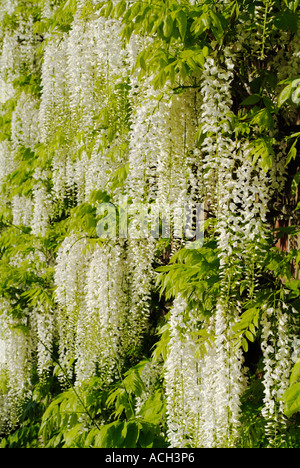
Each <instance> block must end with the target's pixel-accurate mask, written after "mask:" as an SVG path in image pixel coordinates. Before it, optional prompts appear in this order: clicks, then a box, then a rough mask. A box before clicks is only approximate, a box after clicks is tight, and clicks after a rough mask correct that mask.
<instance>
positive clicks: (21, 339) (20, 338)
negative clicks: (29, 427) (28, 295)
mask: <svg viewBox="0 0 300 468" xmlns="http://www.w3.org/2000/svg"><path fill="white" fill-rule="evenodd" d="M0 308H1V314H0V338H1V340H2V342H3V343H4V348H5V356H4V359H3V362H2V364H1V368H2V372H4V378H5V387H6V389H7V390H6V392H5V394H4V395H3V402H2V403H3V404H1V406H0V416H1V417H0V428H1V429H3V430H4V431H6V430H11V429H12V428H14V427H15V425H16V424H17V423H18V420H19V416H20V412H21V405H22V402H23V401H24V399H26V398H29V396H30V393H31V372H32V354H31V351H32V343H31V336H30V334H28V333H22V327H25V328H26V325H27V324H26V318H25V319H24V320H22V319H20V320H15V319H14V318H13V317H12V305H11V304H8V303H7V301H5V300H4V299H1V306H0Z"/></svg>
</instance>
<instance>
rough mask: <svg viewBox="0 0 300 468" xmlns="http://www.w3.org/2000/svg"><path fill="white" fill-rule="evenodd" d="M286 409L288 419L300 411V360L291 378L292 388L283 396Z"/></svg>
mask: <svg viewBox="0 0 300 468" xmlns="http://www.w3.org/2000/svg"><path fill="white" fill-rule="evenodd" d="M282 398H283V400H284V409H285V414H286V416H287V417H291V416H292V415H293V414H294V413H296V412H299V411H300V359H298V361H297V363H296V364H295V367H294V369H293V371H292V374H291V377H290V387H289V388H288V389H287V390H286V391H285V393H284V395H283V397H282Z"/></svg>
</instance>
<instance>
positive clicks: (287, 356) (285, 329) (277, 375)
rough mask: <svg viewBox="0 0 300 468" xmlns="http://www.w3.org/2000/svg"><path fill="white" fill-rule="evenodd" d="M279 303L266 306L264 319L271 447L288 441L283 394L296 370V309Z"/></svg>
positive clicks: (267, 428) (266, 403)
mask: <svg viewBox="0 0 300 468" xmlns="http://www.w3.org/2000/svg"><path fill="white" fill-rule="evenodd" d="M289 309H290V308H289V307H288V306H287V305H286V304H284V303H280V302H278V303H277V304H275V303H274V307H264V311H263V314H262V318H261V323H262V343H261V348H262V352H263V357H264V378H263V385H264V407H263V409H262V415H263V416H264V418H265V421H266V422H265V432H266V437H267V440H268V443H269V446H270V447H273V448H276V447H280V446H281V445H282V444H283V443H284V442H285V436H284V434H285V432H286V428H287V426H286V424H287V419H286V416H285V415H284V405H283V401H282V396H283V394H284V392H285V390H286V389H287V388H288V386H289V377H290V374H291V369H292V350H293V348H292V341H293V334H291V333H290V329H291V328H292V327H291V325H292V321H291V318H292V312H291V311H290V310H289Z"/></svg>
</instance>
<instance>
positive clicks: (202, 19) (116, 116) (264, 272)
mask: <svg viewBox="0 0 300 468" xmlns="http://www.w3.org/2000/svg"><path fill="white" fill-rule="evenodd" d="M55 4H56V5H57V8H56V10H55V14H54V15H53V16H52V17H51V18H42V16H41V8H42V2H39V1H32V2H28V1H25V0H22V1H19V2H18V7H17V8H16V10H15V12H14V14H13V15H11V16H10V15H5V17H4V18H3V20H2V28H3V30H7V31H14V30H15V29H16V27H17V26H18V25H19V23H20V18H22V21H26V18H28V17H29V16H31V17H32V18H33V25H34V26H33V31H34V34H35V42H36V50H35V63H36V69H35V71H31V72H30V71H29V69H28V66H27V64H26V61H24V63H23V64H22V67H21V73H20V76H18V77H17V78H16V79H15V80H14V82H13V85H14V87H15V89H16V94H15V96H14V97H13V98H11V99H9V100H8V101H7V102H6V103H5V104H3V105H1V114H0V142H3V141H8V142H11V135H12V129H11V123H12V115H13V112H14V110H15V107H16V103H17V98H18V96H19V95H20V94H21V93H22V92H25V93H26V94H31V95H33V96H36V97H39V96H40V93H41V84H40V83H41V63H42V59H43V48H44V45H45V42H46V41H47V34H48V33H51V35H57V37H60V38H61V37H63V35H64V34H65V33H67V32H69V31H70V30H71V27H72V26H71V25H72V21H73V19H74V15H75V13H76V8H77V7H76V4H77V2H76V1H75V0H67V1H65V0H62V1H57V2H55ZM95 14H97V15H98V14H100V15H103V16H104V17H106V18H110V17H112V18H116V19H119V20H120V22H121V24H122V28H123V29H122V37H123V40H124V42H125V43H126V42H128V41H129V40H130V38H131V37H132V35H133V34H138V35H140V36H142V37H145V38H154V40H151V41H145V43H147V46H145V48H144V49H143V50H142V52H141V53H140V54H139V55H138V57H137V60H136V64H135V68H134V71H136V70H139V71H140V78H141V79H142V78H143V77H145V76H150V75H152V76H153V85H154V88H155V89H161V88H163V87H165V86H166V85H167V86H169V87H170V88H171V89H173V91H174V92H182V91H184V89H185V88H189V87H192V88H194V89H198V88H200V85H201V74H202V71H203V69H204V66H205V60H206V58H207V57H213V58H216V59H218V62H219V63H220V64H222V63H224V60H225V54H224V51H225V50H226V47H229V48H232V50H233V51H234V52H236V54H237V57H238V58H240V63H239V65H238V69H236V70H234V72H233V73H234V79H233V83H232V95H233V101H234V102H233V107H234V111H235V115H233V116H232V122H233V124H232V126H233V128H232V129H231V131H232V134H235V135H236V136H238V137H239V138H240V140H241V141H243V142H244V141H246V142H247V144H248V150H249V153H250V157H251V158H252V161H253V166H254V167H255V168H257V170H263V171H265V172H268V171H269V170H270V169H272V167H273V166H274V162H275V161H276V158H277V153H278V151H277V149H278V148H277V141H278V140H280V138H281V137H282V135H284V138H286V141H287V152H286V155H285V157H286V165H289V164H290V163H293V162H295V161H297V157H298V143H299V137H300V133H299V132H296V133H295V131H294V130H291V134H286V130H285V129H284V130H283V129H282V128H281V125H280V122H281V120H280V118H281V116H282V115H283V113H284V112H285V111H286V110H288V109H291V108H292V109H297V108H298V100H299V89H300V88H299V86H298V85H299V79H298V78H297V77H296V76H291V77H289V78H288V79H287V80H284V81H279V78H278V77H277V76H276V75H275V73H274V72H273V71H272V70H270V68H271V67H270V65H269V61H270V60H271V59H272V58H273V56H274V54H275V53H276V51H277V50H278V48H279V49H280V47H281V44H280V35H281V33H285V34H289V35H290V37H293V35H294V34H295V33H296V32H297V28H298V23H299V0H296V1H289V0H284V1H281V0H274V1H266V2H260V1H254V2H252V1H248V0H243V1H238V0H233V1H231V2H226V3H220V2H217V1H215V2H214V1H212V2H195V4H194V5H190V2H188V1H186V0H183V1H181V2H179V1H177V0H167V1H163V0H155V1H153V0H145V1H142V2H140V1H138V2H131V1H126V0H121V1H119V2H117V4H115V5H114V2H113V1H111V0H108V1H100V2H92V1H90V0H89V1H87V2H86V4H85V6H84V8H83V9H82V12H81V17H82V19H83V20H85V19H88V18H90V17H94V15H95ZM241 27H242V28H243V30H245V31H246V32H247V34H248V39H249V41H248V42H249V43H248V42H247V39H243V41H244V42H243V43H242V44H240V39H239V31H240V28H241ZM1 34H2V32H1ZM250 38H256V43H255V47H256V49H255V51H253V50H251V47H252V46H251V41H250ZM1 40H2V39H1ZM252 44H253V43H252ZM238 47H241V50H242V52H240V55H238V54H239V51H238V50H239V49H238ZM94 86H95V90H96V91H95V92H97V90H98V89H101V86H103V82H102V78H101V77H97V78H95V83H94ZM129 91H130V86H129V84H128V81H126V80H125V82H122V83H118V84H114V83H113V84H111V87H110V90H109V93H110V100H109V104H108V105H107V108H106V109H105V110H103V111H101V112H99V114H98V115H97V116H96V118H95V121H94V124H95V125H94V130H93V131H92V132H91V135H89V137H88V138H87V137H86V136H85V135H84V132H83V131H82V129H75V130H74V129H73V130H72V129H71V124H70V122H69V121H70V116H66V117H65V118H66V122H68V123H67V124H66V127H63V126H61V124H60V122H57V124H56V123H53V128H54V130H53V134H52V135H51V136H50V137H49V141H48V142H47V144H42V143H40V144H38V145H36V147H35V148H34V149H33V148H28V147H25V146H22V145H19V147H18V150H17V154H16V161H15V163H16V164H15V166H14V170H13V171H12V172H11V173H10V174H9V175H8V176H7V177H6V180H5V181H4V183H3V188H2V190H3V192H5V193H6V195H7V199H8V200H9V202H11V201H12V199H13V197H14V196H15V195H18V196H26V197H31V196H32V191H33V187H34V184H35V180H34V178H33V174H34V173H35V171H36V170H37V169H38V170H41V171H45V172H46V173H47V177H46V179H45V180H44V181H43V185H44V188H45V189H46V192H49V191H50V190H51V186H52V180H51V169H52V160H53V156H54V155H55V154H57V153H58V152H59V151H61V150H62V149H63V148H65V149H66V150H67V151H69V146H70V142H71V141H77V142H80V143H81V145H80V148H79V149H78V150H77V151H78V152H77V153H76V154H73V155H71V156H72V157H74V158H75V157H77V156H80V155H81V154H82V153H83V151H85V152H86V153H87V155H88V156H90V155H91V154H92V151H93V149H94V147H95V142H96V139H97V137H98V136H99V134H100V132H101V135H102V140H101V143H100V145H99V148H98V150H99V151H100V150H101V151H103V152H105V154H106V157H107V159H108V160H110V161H112V162H116V161H118V163H117V164H116V167H115V169H114V170H113V171H112V173H111V174H109V178H108V179H109V181H108V184H107V187H106V188H105V190H106V191H102V190H101V191H95V192H94V193H93V194H92V195H91V198H90V200H88V201H87V202H85V203H82V204H80V205H76V204H75V202H74V199H75V196H74V194H75V193H76V187H74V188H73V192H71V190H70V191H69V193H67V194H66V196H65V199H64V200H63V201H62V202H61V204H60V205H59V204H57V206H55V207H54V210H53V213H54V214H53V218H52V219H51V224H50V227H49V230H48V232H47V233H46V235H45V236H44V237H41V236H34V235H33V234H32V232H31V230H30V228H28V227H26V226H13V225H12V216H11V207H10V205H9V204H8V205H7V206H5V207H1V213H0V221H1V225H0V229H1V236H0V293H1V295H2V296H3V297H4V298H6V299H7V300H8V301H9V302H10V303H12V304H13V307H12V310H11V314H12V315H13V317H14V318H15V319H16V325H15V327H17V328H18V329H19V331H20V333H28V320H24V319H26V318H28V316H29V315H28V314H30V311H31V310H32V308H35V307H38V306H40V305H43V306H44V307H45V309H46V310H50V309H51V307H52V306H53V301H54V298H53V290H54V285H53V264H54V259H55V254H56V252H57V249H58V248H59V245H60V244H61V242H62V240H63V239H64V238H65V236H66V235H67V234H70V233H71V232H73V231H76V232H78V233H81V234H82V236H83V237H88V238H89V239H90V242H91V243H93V242H100V241H99V239H98V238H97V233H96V227H97V221H98V218H97V205H98V204H100V203H105V202H110V201H112V200H113V195H114V193H115V192H116V191H117V190H118V189H120V188H122V187H123V186H124V184H125V181H126V179H127V176H128V172H129V165H128V163H127V162H126V161H127V159H126V154H127V151H128V144H127V142H126V141H125V139H123V140H122V139H121V143H120V142H119V141H118V137H119V135H120V134H121V135H126V134H127V133H128V131H129V129H130V125H131V122H130V119H131V109H130V103H129V99H128V94H129ZM120 96H122V99H118V97H120ZM121 107H122V109H121ZM278 122H279V125H278ZM55 125H57V127H55ZM69 126H70V128H69ZM66 128H68V131H66ZM288 133H289V132H288ZM197 138H198V144H199V145H200V143H201V138H203V135H202V133H201V128H200V127H199V131H198V134H197ZM119 161H121V162H120V163H119ZM299 174H300V173H299V172H298V173H297V174H294V175H293V184H292V193H293V195H295V194H296V191H297V187H298V185H299V181H300V175H299ZM75 205H76V206H75ZM297 209H300V204H298V206H297ZM298 233H299V227H296V226H295V227H294V226H291V227H289V228H286V229H279V230H277V231H275V232H272V233H271V235H270V236H269V238H268V240H267V244H266V245H265V246H263V248H261V249H260V250H259V254H258V255H260V257H259V258H256V260H255V261H253V269H255V271H256V273H257V274H259V277H260V281H261V285H260V290H259V291H258V292H257V291H255V295H254V294H252V293H253V291H252V292H251V291H248V290H247V285H246V281H245V279H244V278H242V277H241V278H240V279H241V281H240V287H239V288H238V289H237V292H236V300H239V301H240V303H241V304H242V312H241V315H240V317H239V318H238V320H237V322H236V324H235V325H234V326H233V328H232V330H231V333H232V340H233V342H234V344H235V345H236V347H237V348H242V349H243V352H244V355H245V357H246V358H247V355H248V354H247V353H249V352H251V349H252V347H253V346H254V345H255V343H258V342H259V340H260V334H261V324H260V318H261V313H262V310H263V306H268V305H272V304H274V302H275V301H281V303H282V304H285V305H287V306H288V307H294V308H295V310H296V311H297V313H298V314H299V311H300V306H299V295H300V282H299V280H298V279H295V278H297V277H298V273H299V272H298V265H299V258H300V253H299V251H296V250H292V251H290V252H289V253H285V252H280V251H279V250H278V249H277V248H275V247H274V244H275V241H276V240H278V239H280V237H281V236H283V235H290V236H293V235H297V234H298ZM211 234H212V233H211V232H210V233H209V236H210V237H209V240H207V239H206V241H205V244H204V246H203V247H202V248H200V249H195V250H190V249H186V248H184V249H181V250H179V251H178V252H177V253H176V254H175V255H173V257H172V258H171V260H170V262H169V263H168V264H167V265H164V266H160V267H158V268H157V272H158V275H157V282H156V287H157V289H158V290H159V293H160V301H161V302H160V305H161V304H163V305H164V313H166V316H165V317H164V319H165V320H162V322H163V325H162V326H161V328H159V329H158V330H157V342H156V343H155V346H154V352H153V360H154V361H155V362H160V360H161V359H163V360H165V359H166V357H167V350H168V343H169V339H170V332H169V326H168V323H167V317H168V315H167V313H168V310H169V308H170V304H171V301H172V299H174V298H175V297H176V296H178V295H179V294H180V295H182V296H183V297H184V298H185V299H186V300H187V303H188V309H187V316H186V320H188V314H189V312H190V311H191V310H192V309H194V308H195V307H196V306H197V310H198V312H199V327H198V330H197V332H196V333H195V337H194V338H195V339H196V341H197V344H198V350H197V353H198V356H203V355H204V354H205V352H206V351H207V349H208V347H209V346H210V345H211V344H212V342H213V340H214V337H212V336H211V335H210V334H209V333H208V332H207V330H206V329H205V324H206V321H207V320H208V319H209V318H210V317H211V315H212V314H213V310H214V307H215V305H216V301H217V299H218V297H219V294H220V285H221V281H222V276H221V271H220V260H219V251H218V248H217V242H216V241H215V240H214V238H213V235H211ZM40 254H43V255H42V256H41V255H40ZM16 255H18V258H19V261H18V266H16V264H15V263H14V261H13V260H14V257H15V256H16ZM236 262H237V263H239V264H242V262H243V256H242V253H240V258H238V259H237V260H236ZM292 265H296V270H297V271H296V275H295V273H294V272H293V270H292ZM235 268H236V264H234V263H233V264H232V265H231V269H232V271H234V270H235ZM249 297H250V299H249ZM156 325H157V324H156V323H155V324H154V326H156ZM55 345H57V343H55ZM52 358H53V363H52V369H51V371H50V374H49V376H47V377H46V381H45V382H42V383H38V384H37V385H35V388H34V390H33V393H32V397H31V399H29V400H27V401H26V403H25V405H24V408H23V413H22V418H21V420H20V423H19V426H18V427H17V428H16V429H15V431H13V432H12V434H11V435H9V436H7V437H4V436H3V437H2V441H1V443H0V446H1V447H2V448H16V447H22V448H29V447H47V448H61V447H63V448H75V447H76V448H79V447H80V448H81V447H84V448H90V447H94V448H138V447H142V448H144V447H145V448H153V447H164V446H166V437H165V431H166V407H165V406H166V403H165V395H164V388H163V384H162V383H161V382H160V381H158V382H157V383H156V386H155V388H154V390H153V392H152V393H151V394H150V395H149V394H146V392H145V384H144V382H143V379H142V372H143V369H144V367H145V365H146V363H147V362H148V361H142V362H140V363H139V364H137V365H134V366H133V367H132V368H130V369H127V371H125V372H124V373H121V372H120V375H119V377H118V379H116V380H115V381H114V382H112V383H111V384H110V385H109V386H104V385H103V381H102V379H101V376H100V377H96V378H94V379H90V380H89V381H88V382H85V383H83V384H81V385H80V386H75V385H74V382H72V381H70V382H69V388H68V389H67V390H65V391H62V389H61V388H60V386H59V383H58V381H57V377H56V374H58V373H59V372H58V371H59V370H61V366H60V364H59V363H57V359H56V357H55V355H53V356H52ZM255 366H256V369H255V375H250V384H249V387H248V389H247V391H246V393H245V395H244V397H243V406H242V421H241V422H242V430H241V439H240V446H241V447H243V448H244V447H251V448H261V447H265V446H266V445H267V441H266V438H265V433H264V420H263V417H262V414H261V410H262V402H263V390H262V381H261V375H260V372H261V369H260V363H255ZM299 368H300V367H299V361H298V362H297V364H296V366H295V368H294V370H293V372H292V375H291V379H290V387H289V389H288V390H287V391H286V392H285V394H284V396H283V400H284V405H285V414H286V416H287V417H288V418H290V423H289V433H288V437H289V439H288V440H289V443H290V444H293V446H296V445H297V434H298V436H299V432H298V433H297V424H298V422H299V420H298V419H296V416H295V413H297V412H299V404H300V403H299V398H300V396H299V395H300V383H299ZM249 372H250V371H249ZM51 373H52V374H53V375H51ZM0 382H1V385H0V396H1V392H3V393H5V386H6V378H5V375H1V376H0ZM145 395H146V396H145ZM140 402H142V403H141V404H138V403H140ZM137 408H138V409H137ZM297 417H298V416H297ZM298 445H299V442H298Z"/></svg>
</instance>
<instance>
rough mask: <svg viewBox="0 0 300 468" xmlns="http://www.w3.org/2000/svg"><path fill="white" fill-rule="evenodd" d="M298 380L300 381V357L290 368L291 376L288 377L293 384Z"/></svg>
mask: <svg viewBox="0 0 300 468" xmlns="http://www.w3.org/2000/svg"><path fill="white" fill-rule="evenodd" d="M299 381H300V359H298V361H297V362H296V364H295V366H294V368H293V370H292V374H291V377H290V382H291V384H295V383H297V382H299Z"/></svg>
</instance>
